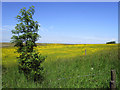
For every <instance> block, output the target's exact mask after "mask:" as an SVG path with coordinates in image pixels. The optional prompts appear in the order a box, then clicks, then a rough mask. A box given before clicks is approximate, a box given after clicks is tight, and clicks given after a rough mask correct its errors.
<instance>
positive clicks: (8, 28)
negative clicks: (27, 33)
mask: <svg viewBox="0 0 120 90" xmlns="http://www.w3.org/2000/svg"><path fill="white" fill-rule="evenodd" d="M14 27H15V26H13V25H5V26H2V28H0V30H10V31H11V30H12V29H14Z"/></svg>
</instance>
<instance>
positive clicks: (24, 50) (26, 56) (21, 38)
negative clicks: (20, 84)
mask: <svg viewBox="0 0 120 90" xmlns="http://www.w3.org/2000/svg"><path fill="white" fill-rule="evenodd" d="M34 12H35V10H34V6H32V7H30V8H29V9H28V10H26V8H25V7H24V8H23V9H21V10H20V12H19V15H17V17H16V18H17V20H18V22H19V24H16V26H15V30H12V34H14V35H13V36H12V37H11V39H12V41H11V42H12V43H14V44H15V45H14V46H15V47H17V52H18V53H20V56H19V57H18V62H19V64H18V67H19V71H20V72H24V74H25V76H26V77H27V78H31V77H34V80H35V81H36V80H37V79H38V78H39V79H42V71H43V67H42V65H41V63H42V62H43V61H44V60H45V57H44V56H42V55H41V54H39V53H38V52H37V51H36V50H34V47H35V46H37V45H36V43H35V42H36V41H37V40H38V39H39V37H40V36H39V35H38V30H39V27H40V25H39V24H38V22H37V21H34V20H33V15H34Z"/></svg>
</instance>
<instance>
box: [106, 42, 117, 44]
mask: <svg viewBox="0 0 120 90" xmlns="http://www.w3.org/2000/svg"><path fill="white" fill-rule="evenodd" d="M106 44H116V42H115V41H110V42H106Z"/></svg>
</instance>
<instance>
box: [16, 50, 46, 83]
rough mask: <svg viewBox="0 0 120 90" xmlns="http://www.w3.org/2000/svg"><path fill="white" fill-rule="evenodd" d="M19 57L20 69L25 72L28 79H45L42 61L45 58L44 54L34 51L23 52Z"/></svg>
mask: <svg viewBox="0 0 120 90" xmlns="http://www.w3.org/2000/svg"><path fill="white" fill-rule="evenodd" d="M18 58H19V60H18V62H19V65H18V67H19V71H20V72H24V74H25V76H26V77H27V79H34V81H37V80H38V79H41V80H42V79H43V76H42V74H43V67H42V64H41V63H42V62H43V61H44V60H45V57H44V56H42V55H41V54H39V53H38V52H36V51H33V52H32V53H25V52H23V53H22V54H21V55H20V57H18Z"/></svg>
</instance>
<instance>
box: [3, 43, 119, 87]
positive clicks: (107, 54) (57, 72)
mask: <svg viewBox="0 0 120 90" xmlns="http://www.w3.org/2000/svg"><path fill="white" fill-rule="evenodd" d="M35 49H37V50H38V51H39V52H40V53H41V54H42V55H46V56H47V59H46V61H45V62H44V63H43V66H44V69H45V72H44V77H45V79H44V81H43V82H42V83H41V84H40V83H34V82H33V81H27V80H26V78H25V76H24V75H23V74H19V73H18V68H17V60H16V56H17V55H19V54H17V53H14V51H15V48H14V47H5V48H3V49H2V51H3V53H2V62H3V66H4V67H3V76H2V78H3V79H2V80H3V87H12V88H19V87H20V88H21V87H23V88H43V87H44V88H109V82H110V70H111V68H112V69H115V70H116V84H117V87H119V86H120V82H119V81H120V67H119V64H120V61H119V60H118V46H117V45H105V44H98V45H97V44H96V45H91V44H90V45H46V46H38V47H37V48H35ZM85 49H86V50H87V55H85ZM8 52H11V53H8Z"/></svg>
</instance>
